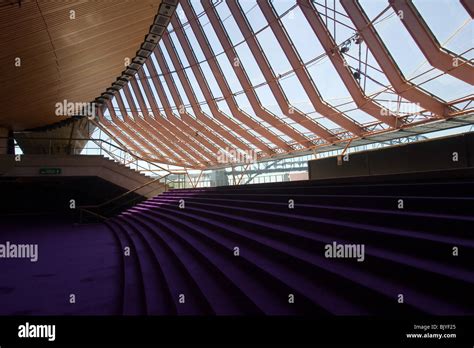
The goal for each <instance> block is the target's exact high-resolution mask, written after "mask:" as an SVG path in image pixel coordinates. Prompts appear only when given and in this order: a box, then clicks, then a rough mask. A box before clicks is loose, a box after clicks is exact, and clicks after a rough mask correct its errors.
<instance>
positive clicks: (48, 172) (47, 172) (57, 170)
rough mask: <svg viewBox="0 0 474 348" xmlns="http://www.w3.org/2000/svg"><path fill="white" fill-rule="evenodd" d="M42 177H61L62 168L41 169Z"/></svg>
mask: <svg viewBox="0 0 474 348" xmlns="http://www.w3.org/2000/svg"><path fill="white" fill-rule="evenodd" d="M40 174H41V175H59V174H61V168H40Z"/></svg>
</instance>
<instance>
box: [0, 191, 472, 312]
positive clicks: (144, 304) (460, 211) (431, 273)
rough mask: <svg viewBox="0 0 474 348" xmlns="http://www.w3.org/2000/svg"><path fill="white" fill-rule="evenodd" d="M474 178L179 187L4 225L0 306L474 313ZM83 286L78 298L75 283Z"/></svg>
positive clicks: (67, 309) (55, 309)
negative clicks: (96, 213)
mask: <svg viewBox="0 0 474 348" xmlns="http://www.w3.org/2000/svg"><path fill="white" fill-rule="evenodd" d="M473 212H474V182H434V183H405V184H357V185H342V184H341V185H325V186H322V185H318V184H316V183H314V182H293V183H286V184H278V185H250V186H240V187H221V188H209V189H188V190H173V191H170V192H167V193H165V194H163V195H160V196H157V197H155V198H152V199H150V200H147V201H145V202H143V203H141V204H139V205H137V206H135V207H133V208H131V209H129V210H127V211H125V212H123V213H122V214H120V215H119V216H116V217H114V218H111V219H109V220H108V221H106V222H104V223H102V224H90V225H72V224H71V223H67V222H54V220H53V221H52V220H48V219H43V220H41V221H38V222H36V223H34V224H32V223H28V222H23V223H22V222H21V220H20V221H18V219H10V220H7V221H4V222H2V223H0V229H1V230H0V243H5V242H6V241H10V242H11V243H28V244H33V243H36V244H38V247H39V253H38V254H39V258H38V261H37V262H31V261H30V260H27V259H6V258H5V259H0V314H2V315H5V314H35V315H38V314H79V315H89V314H93V315H95V314H98V315H111V314H119V315H121V314H124V315H261V314H265V315H385V316H410V315H416V314H434V315H472V314H474V297H473V296H472V294H473V293H474V228H473V227H474V214H473ZM71 294H75V303H70V295H71Z"/></svg>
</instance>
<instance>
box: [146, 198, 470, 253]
mask: <svg viewBox="0 0 474 348" xmlns="http://www.w3.org/2000/svg"><path fill="white" fill-rule="evenodd" d="M164 205H168V206H171V207H177V206H178V200H174V199H173V200H168V199H162V200H161V201H148V202H147V203H142V204H141V205H140V206H149V207H160V206H164ZM190 206H197V207H210V208H211V209H212V210H213V211H222V212H225V211H232V212H234V211H235V212H239V213H242V215H245V214H243V213H244V212H246V213H247V215H255V214H259V217H260V218H261V219H263V218H265V217H268V218H270V219H271V220H275V219H286V220H287V221H288V222H290V221H291V223H296V222H306V223H307V224H308V225H311V224H314V223H317V224H323V225H331V226H338V227H342V228H350V229H354V230H357V231H360V230H366V231H370V232H373V233H381V234H384V235H394V236H398V237H406V238H412V239H421V240H425V241H432V242H438V243H444V244H447V245H460V246H464V247H467V248H474V241H473V240H471V239H467V238H460V237H451V236H446V235H436V234H432V233H430V232H418V231H410V230H402V229H394V228H388V227H384V226H377V225H371V224H367V223H357V222H351V221H342V220H339V219H330V218H319V217H313V216H305V215H299V214H294V213H281V212H274V211H267V210H264V209H253V208H243V207H235V206H230V205H225V204H223V203H220V204H213V203H199V202H194V203H191V202H188V204H187V207H190ZM226 209H227V210H226Z"/></svg>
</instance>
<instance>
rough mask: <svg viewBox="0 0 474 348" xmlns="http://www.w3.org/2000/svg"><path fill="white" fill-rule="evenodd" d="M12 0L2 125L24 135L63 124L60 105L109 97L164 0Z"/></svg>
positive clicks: (4, 30) (2, 56) (1, 79)
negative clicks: (105, 94) (57, 106)
mask: <svg viewBox="0 0 474 348" xmlns="http://www.w3.org/2000/svg"><path fill="white" fill-rule="evenodd" d="M13 2H15V1H13V0H9V1H7V2H0V92H1V93H0V105H1V111H0V127H7V128H12V129H13V130H23V129H28V128H34V127H39V126H44V125H47V124H51V123H55V122H58V121H60V120H62V119H63V118H60V117H58V116H56V115H55V104H56V103H58V102H62V101H63V100H67V101H68V102H89V101H92V100H93V99H94V98H95V97H98V96H99V95H100V94H101V93H102V92H104V91H105V88H107V87H109V86H110V84H111V83H112V82H114V81H115V79H116V77H117V76H119V75H120V73H121V72H122V71H123V70H124V69H125V66H124V62H125V58H126V57H128V58H130V59H132V58H133V57H134V56H135V53H136V51H137V50H138V48H139V47H140V45H141V43H142V42H143V40H144V38H145V35H146V34H147V33H148V30H149V27H150V25H151V24H152V22H153V18H154V16H155V15H156V13H157V11H158V7H159V4H160V2H161V0H22V1H21V7H19V6H18V4H16V5H8V3H13ZM71 10H74V11H75V17H76V19H70V11H71ZM16 57H19V58H21V66H20V67H15V58H16Z"/></svg>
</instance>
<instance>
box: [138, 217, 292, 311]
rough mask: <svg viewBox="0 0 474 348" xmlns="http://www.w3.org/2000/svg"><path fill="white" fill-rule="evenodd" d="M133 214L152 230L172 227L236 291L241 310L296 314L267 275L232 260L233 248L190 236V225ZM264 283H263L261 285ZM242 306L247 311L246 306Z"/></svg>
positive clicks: (284, 293)
mask: <svg viewBox="0 0 474 348" xmlns="http://www.w3.org/2000/svg"><path fill="white" fill-rule="evenodd" d="M134 212H136V213H137V214H140V215H143V216H146V217H148V219H150V221H153V222H154V223H155V226H156V225H158V224H160V223H163V222H164V221H168V222H170V223H172V224H173V225H172V226H173V233H176V234H177V235H179V237H181V238H183V239H185V240H186V241H187V242H188V243H189V244H190V245H192V246H193V247H194V248H195V249H196V251H198V252H199V253H201V255H203V257H206V258H207V259H208V260H209V262H211V263H212V264H213V265H214V266H215V267H217V268H219V271H220V272H221V273H222V275H223V276H225V277H226V278H227V279H229V280H230V281H231V282H232V283H233V284H234V285H235V286H236V287H237V288H238V289H239V292H238V293H235V295H234V296H235V300H236V301H237V300H238V299H239V298H240V299H243V300H240V301H239V302H241V304H240V307H243V305H244V304H243V303H242V302H248V301H250V303H251V304H252V306H251V307H254V308H250V310H249V314H252V313H253V314H258V313H265V314H270V315H289V314H290V315H292V314H297V313H298V311H297V309H299V308H298V307H299V306H298V305H297V306H289V305H288V304H286V305H285V300H286V296H287V294H288V293H289V288H288V287H282V286H281V283H279V282H278V281H275V280H273V281H272V280H271V279H268V278H269V277H268V276H266V274H264V273H263V272H261V271H259V269H257V268H255V267H253V265H252V264H251V263H249V262H245V259H242V258H238V257H236V256H234V255H233V248H229V247H224V246H223V245H222V244H219V243H216V242H214V241H213V240H212V239H209V238H207V237H206V236H204V235H202V236H200V235H199V234H198V233H193V231H194V230H193V229H191V228H189V224H185V223H182V222H180V221H176V220H175V219H173V218H172V217H170V216H165V215H161V216H159V217H157V216H156V214H155V212H152V211H149V210H146V209H138V208H137V209H134ZM241 260H243V261H241ZM263 279H264V280H265V281H264V282H262V280H263ZM247 299H248V300H247ZM244 300H245V301H244ZM300 302H301V301H300ZM245 306H246V307H250V306H249V304H248V303H247V304H245ZM295 307H296V308H295Z"/></svg>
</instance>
